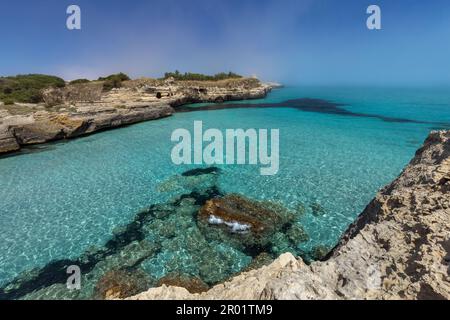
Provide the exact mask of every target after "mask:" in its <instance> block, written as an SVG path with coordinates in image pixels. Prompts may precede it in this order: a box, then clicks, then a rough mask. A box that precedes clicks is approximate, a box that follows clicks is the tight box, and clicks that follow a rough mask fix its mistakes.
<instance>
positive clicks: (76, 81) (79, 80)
mask: <svg viewBox="0 0 450 320" xmlns="http://www.w3.org/2000/svg"><path fill="white" fill-rule="evenodd" d="M88 82H91V81H90V80H88V79H75V80H72V81H70V82H69V84H80V83H88Z"/></svg>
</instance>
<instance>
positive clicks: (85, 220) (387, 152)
mask: <svg viewBox="0 0 450 320" xmlns="http://www.w3.org/2000/svg"><path fill="white" fill-rule="evenodd" d="M301 97H311V98H323V99H328V100H330V101H333V102H339V103H343V104H345V107H344V108H346V109H348V110H351V111H355V112H362V113H369V114H379V115H386V116H393V117H401V118H407V119H413V120H420V121H429V122H437V123H440V124H439V125H438V124H436V125H433V124H432V123H430V124H416V123H392V122H385V121H382V120H379V119H374V118H365V117H350V116H341V115H331V114H322V113H315V112H302V111H299V110H295V109H288V108H269V109H232V110H217V111H198V112H190V113H179V114H175V115H174V116H172V117H170V118H165V119H161V120H157V121H150V122H145V123H140V124H136V125H133V126H129V127H125V128H120V129H116V130H112V131H107V132H102V133H98V134H95V135H91V136H88V137H85V138H80V139H76V140H71V141H67V142H64V143H55V144H50V145H46V146H44V147H42V149H41V150H39V152H30V153H26V154H21V155H17V156H10V157H3V158H0V286H2V285H4V284H6V283H8V282H9V281H11V280H13V279H14V278H15V277H17V276H18V274H19V273H20V272H23V271H27V270H30V269H32V268H35V267H38V268H42V267H44V266H45V265H46V264H48V263H49V262H50V261H52V260H58V259H75V258H77V257H79V256H80V255H81V254H82V253H83V252H85V251H86V250H87V249H88V248H89V247H91V246H92V245H96V246H102V245H104V243H105V242H106V241H107V240H109V239H110V238H111V235H112V233H113V230H114V229H117V227H119V226H122V225H126V224H128V223H129V222H130V221H132V220H133V219H134V217H135V215H136V214H137V213H138V212H139V211H140V210H141V209H142V208H146V207H149V206H150V205H151V204H156V203H163V202H166V201H168V200H169V199H173V198H174V197H177V196H178V195H180V194H181V193H186V192H187V193H189V192H190V191H192V190H189V188H190V186H189V184H188V186H186V185H182V186H180V185H177V183H176V181H175V180H174V179H176V175H177V174H180V173H182V172H184V171H186V170H189V169H192V168H194V167H195V166H187V165H183V166H176V165H174V164H172V162H171V158H170V152H171V148H172V147H173V144H172V143H171V142H170V135H171V133H172V131H173V130H174V129H176V128H186V129H189V130H192V127H193V121H194V120H202V121H203V125H204V127H212V128H219V129H226V128H244V129H245V128H278V129H279V130H280V170H279V173H278V174H277V175H275V176H261V175H259V166H242V165H235V166H221V169H222V172H221V174H220V175H219V176H218V177H217V181H216V182H217V185H218V187H219V188H220V190H221V191H222V192H223V193H231V192H235V193H240V194H244V195H246V196H247V197H250V198H253V199H259V200H274V201H279V202H281V203H283V205H284V206H286V207H287V208H290V209H292V210H294V211H295V210H297V209H298V208H299V206H303V207H304V208H305V209H306V213H305V214H304V215H299V216H298V217H297V220H298V221H299V223H301V225H302V226H303V228H304V229H305V231H306V232H307V233H308V234H309V237H310V240H309V241H307V242H302V243H299V244H298V247H297V249H298V250H299V252H308V251H311V250H313V248H315V247H317V246H318V245H324V246H326V247H329V248H330V247H332V246H333V245H334V244H335V243H336V241H337V240H338V238H339V237H340V235H341V234H342V232H343V231H345V229H346V227H347V226H348V224H350V223H351V222H352V221H353V220H354V219H355V217H356V216H357V215H358V214H359V213H360V212H361V211H362V210H363V209H364V207H365V205H367V203H368V202H369V201H370V199H371V198H372V197H373V196H374V195H375V193H376V192H377V191H378V190H379V188H381V187H382V186H383V185H385V184H386V183H388V182H390V181H391V180H392V179H393V178H395V177H396V176H397V175H398V174H399V173H400V172H401V169H402V168H403V167H404V166H405V165H406V164H407V163H408V161H409V160H410V159H411V158H412V156H413V155H414V152H415V150H416V149H417V148H418V147H419V146H420V145H421V143H422V142H423V140H424V138H425V137H426V136H427V134H428V132H429V131H430V129H431V128H433V127H436V126H438V127H439V126H441V127H442V123H450V90H448V89H394V88H391V89H381V88H375V89H364V88H356V89H355V88H353V89H349V88H312V87H311V88H289V87H288V88H284V89H280V90H275V91H273V92H272V93H271V94H270V95H269V96H268V97H267V98H266V99H261V100H253V101H249V102H251V103H256V102H259V101H265V102H267V101H270V102H278V101H284V100H288V99H294V98H301ZM174 176H175V178H174ZM171 181H172V182H173V181H175V182H174V183H172V184H171V183H170V182H171ZM195 184H196V182H195V183H194V186H195ZM191 187H193V186H191ZM317 205H318V206H319V207H320V208H322V209H323V210H321V214H313V211H314V210H313V208H314V207H316V208H317ZM189 221H190V220H189ZM189 221H187V222H186V225H184V227H186V228H189V223H190V222H189ZM173 223H176V222H173ZM149 234H151V230H150V231H149ZM150 238H151V237H150ZM176 239H178V238H176ZM177 241H179V243H178V244H177V243H175V242H174V241H172V242H171V244H170V246H172V249H173V250H169V249H165V247H164V246H163V248H162V249H161V252H159V253H158V255H157V256H153V257H152V258H151V259H148V260H147V261H144V263H143V264H142V267H143V269H144V270H146V271H147V272H148V273H151V274H152V276H154V277H156V278H158V277H161V276H163V275H164V274H165V273H167V269H166V266H167V265H168V264H169V263H170V261H171V259H174V257H173V256H174V255H178V256H179V257H178V258H180V256H181V257H183V258H184V260H183V261H184V262H180V263H179V264H178V266H179V267H180V266H182V265H183V264H184V266H183V268H184V267H185V269H189V268H188V267H187V266H188V265H189V261H190V260H189V259H190V256H189V255H188V254H185V255H183V250H184V249H183V242H182V241H181V240H177ZM177 245H178V247H177ZM214 245H216V249H217V250H218V251H220V250H222V251H226V252H228V253H227V256H228V257H235V261H234V262H233V263H235V266H234V267H232V268H231V267H230V268H231V269H233V270H231V269H230V270H231V271H229V272H237V271H239V270H240V269H242V267H244V266H245V265H247V264H248V263H249V258H248V257H246V256H245V255H243V254H242V253H241V252H238V251H236V250H234V249H231V248H228V247H226V246H224V245H223V244H220V243H215V244H214ZM174 246H175V248H173V247H174ZM250 260H251V259H250ZM230 263H231V262H230ZM197 265H198V262H197ZM180 268H181V267H180ZM175 269H176V268H175ZM184 271H186V270H184ZM186 272H189V270H187V271H186Z"/></svg>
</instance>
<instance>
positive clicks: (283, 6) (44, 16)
mask: <svg viewBox="0 0 450 320" xmlns="http://www.w3.org/2000/svg"><path fill="white" fill-rule="evenodd" d="M70 4H77V5H79V6H80V7H81V10H82V30H81V31H69V30H67V29H66V18H67V15H66V12H65V11H66V8H67V6H68V5H70ZM370 4H378V5H379V6H380V7H381V9H382V27H383V29H382V30H381V31H369V30H368V29H367V28H366V18H367V14H366V8H367V7H368V5H370ZM0 30H1V42H0V43H1V50H0V75H12V74H18V73H47V74H56V75H59V76H62V77H64V78H66V79H74V78H79V77H87V78H96V77H98V76H99V75H105V74H109V73H112V72H118V71H123V72H126V73H129V74H130V75H131V76H133V77H138V76H160V75H162V73H163V72H164V71H171V70H175V69H178V70H180V71H193V72H204V73H215V72H219V71H229V70H232V71H235V72H238V73H241V74H246V75H253V74H254V75H257V76H259V77H260V78H262V79H264V80H274V81H281V82H285V83H302V84H363V85H364V84H375V85H383V84H389V85H391V84H392V85H422V84H427V85H450V1H448V0H432V1H424V0H395V1H393V0H369V1H366V0H345V1H340V0H339V1H338V0H286V1H284V0H189V1H186V0H178V1H176V0H130V1H119V0H71V1H66V0H39V1H35V0H28V1H25V0H2V1H1V3H0Z"/></svg>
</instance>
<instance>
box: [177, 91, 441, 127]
mask: <svg viewBox="0 0 450 320" xmlns="http://www.w3.org/2000/svg"><path fill="white" fill-rule="evenodd" d="M343 106H345V105H344V104H339V103H334V102H329V101H326V100H322V99H311V98H300V99H292V100H287V101H284V102H274V103H226V104H211V105H206V106H200V107H189V106H179V107H177V108H176V109H175V110H176V111H177V112H195V111H208V110H222V109H255V108H259V109H262V108H292V109H297V110H300V111H306V112H317V113H325V114H334V115H341V116H349V117H361V118H374V119H379V120H382V121H385V122H396V123H416V124H427V125H432V126H435V127H439V128H450V123H445V122H433V121H420V120H412V119H406V118H397V117H388V116H383V115H377V114H370V113H360V112H352V111H349V110H346V109H344V108H342V107H343Z"/></svg>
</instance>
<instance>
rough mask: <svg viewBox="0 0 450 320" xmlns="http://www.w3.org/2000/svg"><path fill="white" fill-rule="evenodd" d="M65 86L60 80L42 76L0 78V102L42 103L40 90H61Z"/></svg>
mask: <svg viewBox="0 0 450 320" xmlns="http://www.w3.org/2000/svg"><path fill="white" fill-rule="evenodd" d="M65 85H66V83H65V81H64V80H63V79H61V78H58V77H54V76H48V75H43V74H28V75H18V76H15V77H0V100H2V101H3V102H4V103H5V104H12V103H14V102H24V103H39V102H42V101H43V100H42V90H43V89H46V88H50V87H56V88H62V87H64V86H65Z"/></svg>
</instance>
